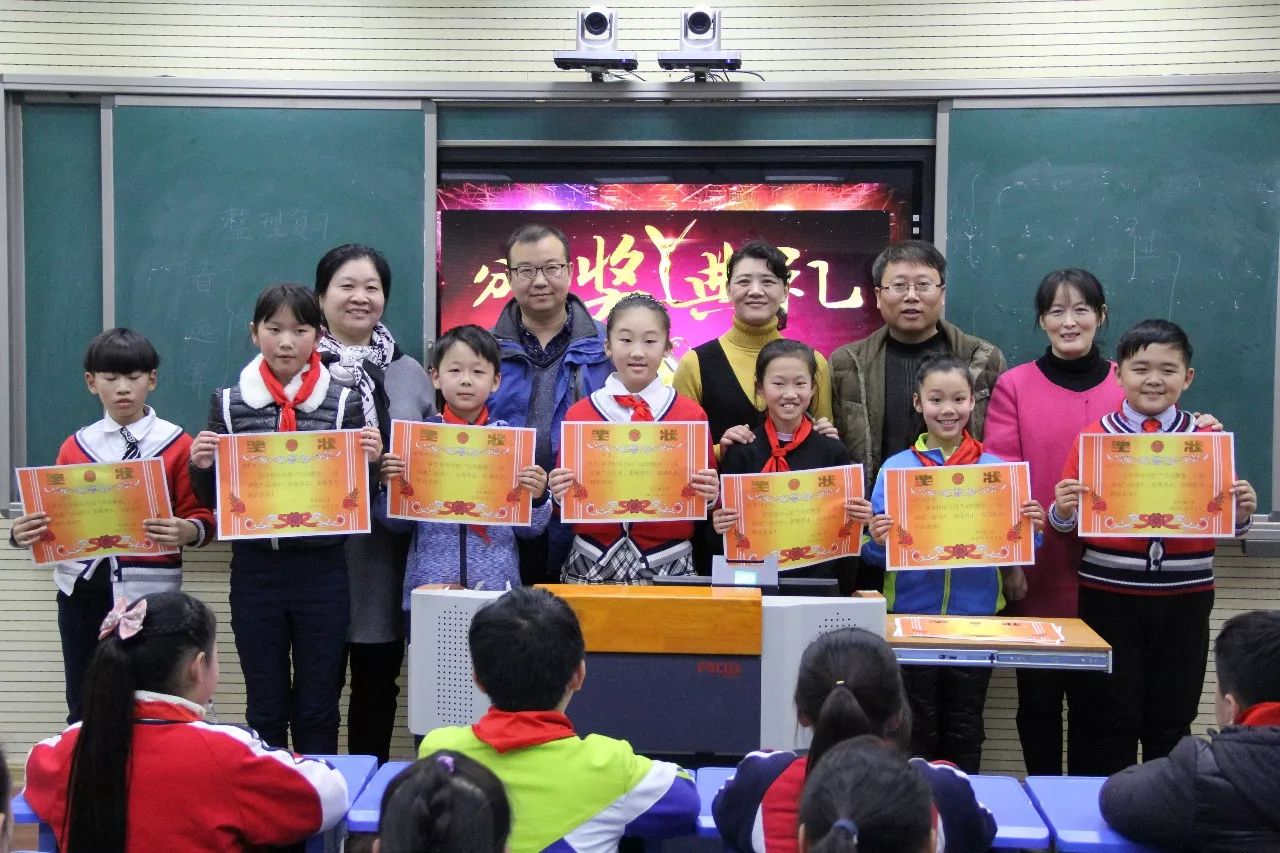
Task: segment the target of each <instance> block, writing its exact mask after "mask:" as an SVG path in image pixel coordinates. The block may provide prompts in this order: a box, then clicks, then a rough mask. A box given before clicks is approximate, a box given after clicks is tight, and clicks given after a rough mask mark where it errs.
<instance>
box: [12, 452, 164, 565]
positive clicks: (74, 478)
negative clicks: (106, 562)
mask: <svg viewBox="0 0 1280 853" xmlns="http://www.w3.org/2000/svg"><path fill="white" fill-rule="evenodd" d="M17 474H18V493H19V496H20V499H21V501H22V511H23V513H24V514H26V513H32V512H45V513H48V514H49V527H48V529H46V530H45V531H44V534H43V535H42V536H41V538H40V540H39V541H37V542H36V543H35V544H34V545H33V546H32V547H31V555H32V557H33V558H34V559H35V561H36V564H37V565H41V566H47V565H50V564H53V563H61V562H65V561H67V560H82V559H93V558H97V557H115V556H123V555H126V554H129V555H147V554H176V553H178V549H177V548H174V547H172V546H169V545H161V544H159V543H158V542H156V541H155V540H154V539H152V538H151V537H150V536H148V535H147V533H146V531H145V530H143V529H142V522H143V521H145V520H147V519H148V518H172V517H173V509H172V508H171V506H170V504H169V485H168V481H167V480H166V479H165V475H164V463H163V462H161V461H160V460H159V459H130V460H129V461H127V462H107V463H102V464H93V465H49V466H44V467H39V468H19V469H18V470H17Z"/></svg>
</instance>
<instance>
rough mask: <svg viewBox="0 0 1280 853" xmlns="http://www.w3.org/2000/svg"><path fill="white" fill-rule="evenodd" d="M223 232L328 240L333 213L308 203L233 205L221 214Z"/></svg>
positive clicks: (254, 237) (242, 236) (258, 237)
mask: <svg viewBox="0 0 1280 853" xmlns="http://www.w3.org/2000/svg"><path fill="white" fill-rule="evenodd" d="M219 220H220V225H221V227H222V233H223V234H224V235H225V236H227V237H229V238H231V239H232V240H300V241H302V242H313V241H314V242H324V241H325V240H327V239H328V237H329V214H328V213H326V212H324V211H321V210H312V209H310V208H305V207H276V208H257V209H255V208H249V207H241V206H239V205H235V204H233V205H230V206H228V207H227V208H226V209H224V210H223V211H222V213H221V214H220V216H219Z"/></svg>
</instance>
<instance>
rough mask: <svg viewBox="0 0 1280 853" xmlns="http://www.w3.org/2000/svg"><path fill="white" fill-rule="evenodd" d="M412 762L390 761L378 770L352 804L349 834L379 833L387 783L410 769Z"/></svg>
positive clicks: (349, 812)
mask: <svg viewBox="0 0 1280 853" xmlns="http://www.w3.org/2000/svg"><path fill="white" fill-rule="evenodd" d="M412 763H413V762H411V761H388V762H387V763H386V764H384V765H382V766H381V767H379V768H378V772H377V773H375V774H373V778H372V779H370V780H369V783H368V784H367V785H365V786H364V790H363V791H361V792H360V796H358V797H356V798H355V799H354V800H352V802H351V808H350V810H348V811H347V831H348V832H377V831H378V819H379V817H380V812H381V809H382V792H383V791H385V790H387V783H388V782H390V781H391V780H392V779H394V778H395V777H396V774H398V773H399V772H400V771H401V770H403V769H405V768H406V767H408V766H409V765H410V764H412Z"/></svg>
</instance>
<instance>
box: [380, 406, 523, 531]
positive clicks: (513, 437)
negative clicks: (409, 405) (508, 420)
mask: <svg viewBox="0 0 1280 853" xmlns="http://www.w3.org/2000/svg"><path fill="white" fill-rule="evenodd" d="M536 435H537V430H533V429H526V428H523V427H484V426H459V425H452V424H428V423H418V422H414V421H392V422H391V452H392V453H394V454H396V455H397V456H399V457H400V458H401V459H403V460H404V463H405V475H404V476H403V477H401V478H399V479H397V480H394V481H393V482H392V483H391V486H390V489H389V490H388V495H387V501H388V504H387V514H388V515H390V516H391V517H393V518H407V519H410V520H412V521H430V522H438V523H442V524H459V523H463V524H513V525H523V526H528V524H529V522H530V520H531V518H532V516H533V495H532V494H531V493H530V492H529V490H528V489H524V488H521V486H520V483H519V477H520V471H521V470H522V469H524V468H526V467H528V466H529V465H532V464H533V452H534V438H535V437H536Z"/></svg>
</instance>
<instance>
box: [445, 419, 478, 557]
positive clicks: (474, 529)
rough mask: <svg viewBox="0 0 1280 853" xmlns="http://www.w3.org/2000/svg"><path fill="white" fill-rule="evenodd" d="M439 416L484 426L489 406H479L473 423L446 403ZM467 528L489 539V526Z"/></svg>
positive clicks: (447, 421)
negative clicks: (478, 413)
mask: <svg viewBox="0 0 1280 853" xmlns="http://www.w3.org/2000/svg"><path fill="white" fill-rule="evenodd" d="M440 417H441V419H442V420H444V422H445V423H447V424H453V425H454V426H484V425H485V424H487V423H488V422H489V407H488V406H482V407H481V409H480V416H479V417H478V418H476V422H475V423H474V424H473V423H471V422H470V421H468V420H467V419H466V418H460V417H458V416H457V415H455V414H454V413H453V409H451V408H449V404H448V403H445V404H444V411H443V412H441V413H440ZM467 529H468V530H470V531H471V532H472V533H474V534H475V535H477V536H479V537H480V538H481V539H482V540H484V541H485V542H488V541H489V528H487V527H485V526H484V525H483V524H468V525H467Z"/></svg>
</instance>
